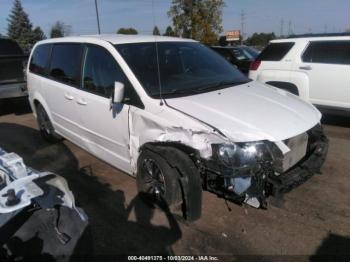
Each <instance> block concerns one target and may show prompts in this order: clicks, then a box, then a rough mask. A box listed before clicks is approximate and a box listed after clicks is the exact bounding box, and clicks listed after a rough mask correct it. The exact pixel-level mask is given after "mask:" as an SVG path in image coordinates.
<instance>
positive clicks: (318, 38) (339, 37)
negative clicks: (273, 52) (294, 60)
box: [271, 34, 350, 43]
mask: <svg viewBox="0 0 350 262" xmlns="http://www.w3.org/2000/svg"><path fill="white" fill-rule="evenodd" d="M310 40H312V41H329V40H331V41H336V40H350V34H332V35H331V34H330V35H312V36H310V35H301V36H296V37H290V38H284V39H275V40H272V41H271V43H281V42H304V41H310Z"/></svg>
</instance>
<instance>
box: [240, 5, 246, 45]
mask: <svg viewBox="0 0 350 262" xmlns="http://www.w3.org/2000/svg"><path fill="white" fill-rule="evenodd" d="M244 25H245V13H244V10H243V9H242V12H241V45H243V38H244Z"/></svg>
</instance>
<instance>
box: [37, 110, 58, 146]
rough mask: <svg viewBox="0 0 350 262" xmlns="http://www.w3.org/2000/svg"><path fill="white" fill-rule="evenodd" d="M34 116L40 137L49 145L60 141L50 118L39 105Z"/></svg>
mask: <svg viewBox="0 0 350 262" xmlns="http://www.w3.org/2000/svg"><path fill="white" fill-rule="evenodd" d="M36 114H37V121H38V125H39V130H40V134H41V136H42V137H43V138H44V139H45V140H46V141H48V142H50V143H56V142H58V141H60V140H62V139H61V138H60V137H59V136H58V135H57V134H56V133H55V129H54V128H53V125H52V123H51V121H50V118H49V116H48V114H47V113H46V111H45V109H44V107H43V106H42V105H41V104H39V105H38V106H37V107H36Z"/></svg>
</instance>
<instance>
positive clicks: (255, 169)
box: [28, 35, 328, 220]
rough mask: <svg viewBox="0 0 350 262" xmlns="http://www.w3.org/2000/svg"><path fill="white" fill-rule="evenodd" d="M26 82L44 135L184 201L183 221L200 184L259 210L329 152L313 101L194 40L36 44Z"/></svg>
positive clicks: (108, 38)
mask: <svg viewBox="0 0 350 262" xmlns="http://www.w3.org/2000/svg"><path fill="white" fill-rule="evenodd" d="M28 88H29V100H30V104H31V107H32V109H33V112H34V115H35V116H36V117H37V120H38V124H39V127H40V131H41V133H42V135H43V136H44V138H46V139H48V140H49V141H57V140H59V139H60V137H64V138H66V139H68V140H70V141H72V142H74V143H75V144H77V145H79V146H80V147H82V148H84V149H86V150H87V151H89V152H90V153H92V154H93V155H95V156H97V157H99V158H100V159H102V160H104V161H106V162H107V163H109V164H111V165H113V166H115V167H117V168H119V169H121V170H123V171H125V172H126V173H128V174H130V175H132V176H136V180H137V185H138V189H139V191H140V192H141V193H146V194H151V195H153V196H155V197H157V198H163V199H164V200H165V201H166V202H167V203H168V204H169V205H177V206H178V207H181V205H182V207H183V210H184V211H185V213H184V215H185V217H186V218H187V219H190V220H193V219H197V218H199V216H200V214H201V201H202V190H203V189H206V190H209V191H211V192H214V193H216V194H218V195H220V196H222V197H225V198H227V199H231V200H233V201H236V202H239V203H242V202H245V203H247V204H249V205H252V206H254V207H265V206H266V199H267V197H268V196H271V195H274V196H278V195H280V194H281V193H284V192H287V191H288V190H290V189H292V188H293V187H295V186H296V185H299V184H301V183H302V182H304V181H305V180H307V179H308V178H310V177H311V176H312V175H313V174H314V173H317V172H319V170H320V168H321V166H322V164H323V162H324V160H325V156H326V154H327V147H328V146H327V139H326V137H325V136H324V135H323V132H322V130H321V127H320V125H319V121H320V118H321V114H320V113H319V111H317V109H315V108H314V107H313V106H312V105H310V104H308V103H306V102H304V101H302V100H301V99H299V98H297V97H295V96H293V95H290V94H288V93H287V92H284V91H279V90H272V89H271V88H268V87H266V86H264V85H262V84H259V83H257V82H253V81H250V80H249V79H248V78H246V77H245V76H244V75H243V74H242V73H240V72H239V71H238V70H237V69H235V68H234V67H233V66H232V65H231V64H229V63H228V62H227V61H226V60H225V59H224V58H222V57H221V56H220V55H218V54H217V53H215V52H214V51H212V50H210V49H209V48H207V47H205V46H204V45H202V44H200V43H198V42H195V41H192V40H185V39H179V38H168V37H153V36H123V35H100V36H85V37H69V38H57V39H50V40H45V41H41V42H39V43H38V44H36V45H35V47H34V49H33V51H32V54H31V56H30V62H29V66H28Z"/></svg>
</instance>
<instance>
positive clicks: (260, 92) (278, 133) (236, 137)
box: [167, 82, 321, 142]
mask: <svg viewBox="0 0 350 262" xmlns="http://www.w3.org/2000/svg"><path fill="white" fill-rule="evenodd" d="M167 104H169V105H170V106H172V107H174V108H177V109H179V110H181V111H183V112H186V113H187V114H189V115H193V116H195V117H196V118H198V119H200V120H202V121H204V122H206V123H209V124H210V125H212V126H215V127H216V128H218V129H219V130H220V131H221V132H223V133H224V134H225V135H226V136H227V137H229V138H230V139H231V140H232V141H235V142H245V141H259V140H270V141H281V140H285V139H287V138H290V137H294V136H296V135H299V134H301V133H303V132H305V130H308V129H310V128H312V127H313V126H315V125H316V124H317V123H318V122H319V121H320V118H321V114H320V113H319V112H318V111H317V110H316V109H315V108H314V107H313V106H311V105H309V104H307V103H305V102H304V101H302V100H300V99H299V98H297V97H296V96H293V95H290V94H287V93H285V92H277V91H274V90H272V89H270V88H269V87H267V86H264V85H262V84H259V83H256V82H250V83H248V84H244V85H240V86H234V87H231V88H226V89H222V90H219V91H215V92H210V93H204V94H199V95H194V96H188V97H183V98H174V99H168V100H167Z"/></svg>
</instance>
